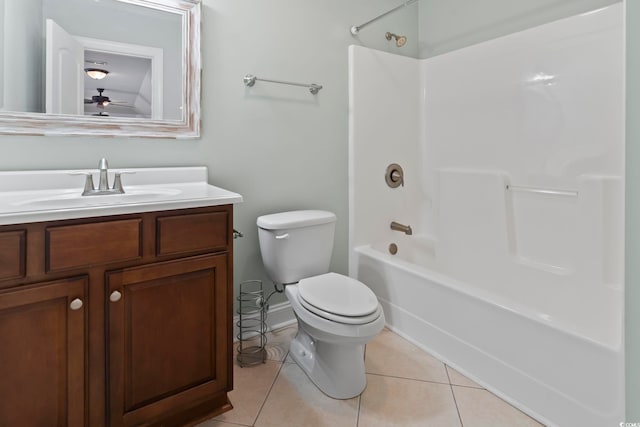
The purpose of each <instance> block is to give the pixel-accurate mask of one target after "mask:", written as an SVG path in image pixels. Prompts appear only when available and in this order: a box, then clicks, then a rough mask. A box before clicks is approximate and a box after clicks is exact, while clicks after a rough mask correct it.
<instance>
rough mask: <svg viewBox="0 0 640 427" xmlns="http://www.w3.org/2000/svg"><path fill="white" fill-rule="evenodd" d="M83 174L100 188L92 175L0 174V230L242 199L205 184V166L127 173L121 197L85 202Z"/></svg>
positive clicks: (87, 198) (61, 172) (88, 197)
mask: <svg viewBox="0 0 640 427" xmlns="http://www.w3.org/2000/svg"><path fill="white" fill-rule="evenodd" d="M115 172H116V171H114V172H113V173H112V171H109V175H108V177H107V178H108V179H107V181H108V183H109V187H108V188H112V185H113V182H114V176H115ZM87 174H93V176H94V182H96V183H97V182H99V179H98V178H99V177H98V174H97V173H96V170H95V169H93V170H91V169H87V170H81V171H77V170H73V171H70V170H44V171H7V172H0V225H5V224H18V223H28V222H39V221H55V220H63V219H71V218H84V217H89V216H91V217H94V216H108V215H121V214H131V213H141V212H152V211H163V210H174V209H187V208H197V207H206V206H216V205H224V204H233V203H240V202H242V196H241V195H240V194H237V193H234V192H231V191H228V190H225V189H223V188H220V187H216V186H213V185H211V184H209V183H208V171H207V168H206V167H203V166H196V167H176V168H136V169H127V175H124V176H122V188H123V189H124V193H122V194H116V193H114V194H90V195H85V196H83V195H82V193H83V188H84V186H85V179H86V175H87Z"/></svg>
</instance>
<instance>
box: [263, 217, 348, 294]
mask: <svg viewBox="0 0 640 427" xmlns="http://www.w3.org/2000/svg"><path fill="white" fill-rule="evenodd" d="M257 224H258V238H259V240H260V253H261V254H262V262H263V263H264V267H265V269H266V270H267V274H268V275H269V277H270V278H271V280H273V281H274V282H275V283H296V282H298V281H299V280H301V279H304V278H305V277H311V276H317V275H319V274H324V273H327V272H329V263H330V262H331V252H332V251H333V235H334V230H335V224H336V216H335V214H333V213H332V212H327V211H316V210H305V211H291V212H281V213H276V214H271V215H264V216H261V217H258V220H257Z"/></svg>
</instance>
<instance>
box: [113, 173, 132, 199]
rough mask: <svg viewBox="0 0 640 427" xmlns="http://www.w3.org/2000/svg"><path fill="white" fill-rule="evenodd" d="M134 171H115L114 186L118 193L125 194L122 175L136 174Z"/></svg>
mask: <svg viewBox="0 0 640 427" xmlns="http://www.w3.org/2000/svg"><path fill="white" fill-rule="evenodd" d="M134 173H135V172H134V171H126V170H125V171H117V172H115V177H114V178H113V187H112V190H114V191H115V192H116V193H120V194H124V188H123V187H122V175H123V174H134Z"/></svg>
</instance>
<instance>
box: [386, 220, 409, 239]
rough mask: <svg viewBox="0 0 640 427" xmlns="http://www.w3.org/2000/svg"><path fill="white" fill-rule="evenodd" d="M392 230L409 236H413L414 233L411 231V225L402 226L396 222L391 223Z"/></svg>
mask: <svg viewBox="0 0 640 427" xmlns="http://www.w3.org/2000/svg"><path fill="white" fill-rule="evenodd" d="M391 229H392V230H393V231H401V232H403V233H404V234H406V235H407V236H411V235H412V234H413V231H412V230H411V226H410V225H404V224H400V223H399V222H395V221H392V222H391Z"/></svg>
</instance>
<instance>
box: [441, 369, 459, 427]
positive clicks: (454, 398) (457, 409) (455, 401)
mask: <svg viewBox="0 0 640 427" xmlns="http://www.w3.org/2000/svg"><path fill="white" fill-rule="evenodd" d="M444 370H445V371H446V372H447V378H448V379H449V388H450V389H451V396H452V397H453V403H454V404H455V405H456V412H457V413H458V419H459V420H460V427H464V423H463V422H462V415H460V408H458V401H457V400H456V394H455V393H454V392H453V384H451V376H450V375H449V368H448V366H447V364H446V363H445V364H444Z"/></svg>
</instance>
